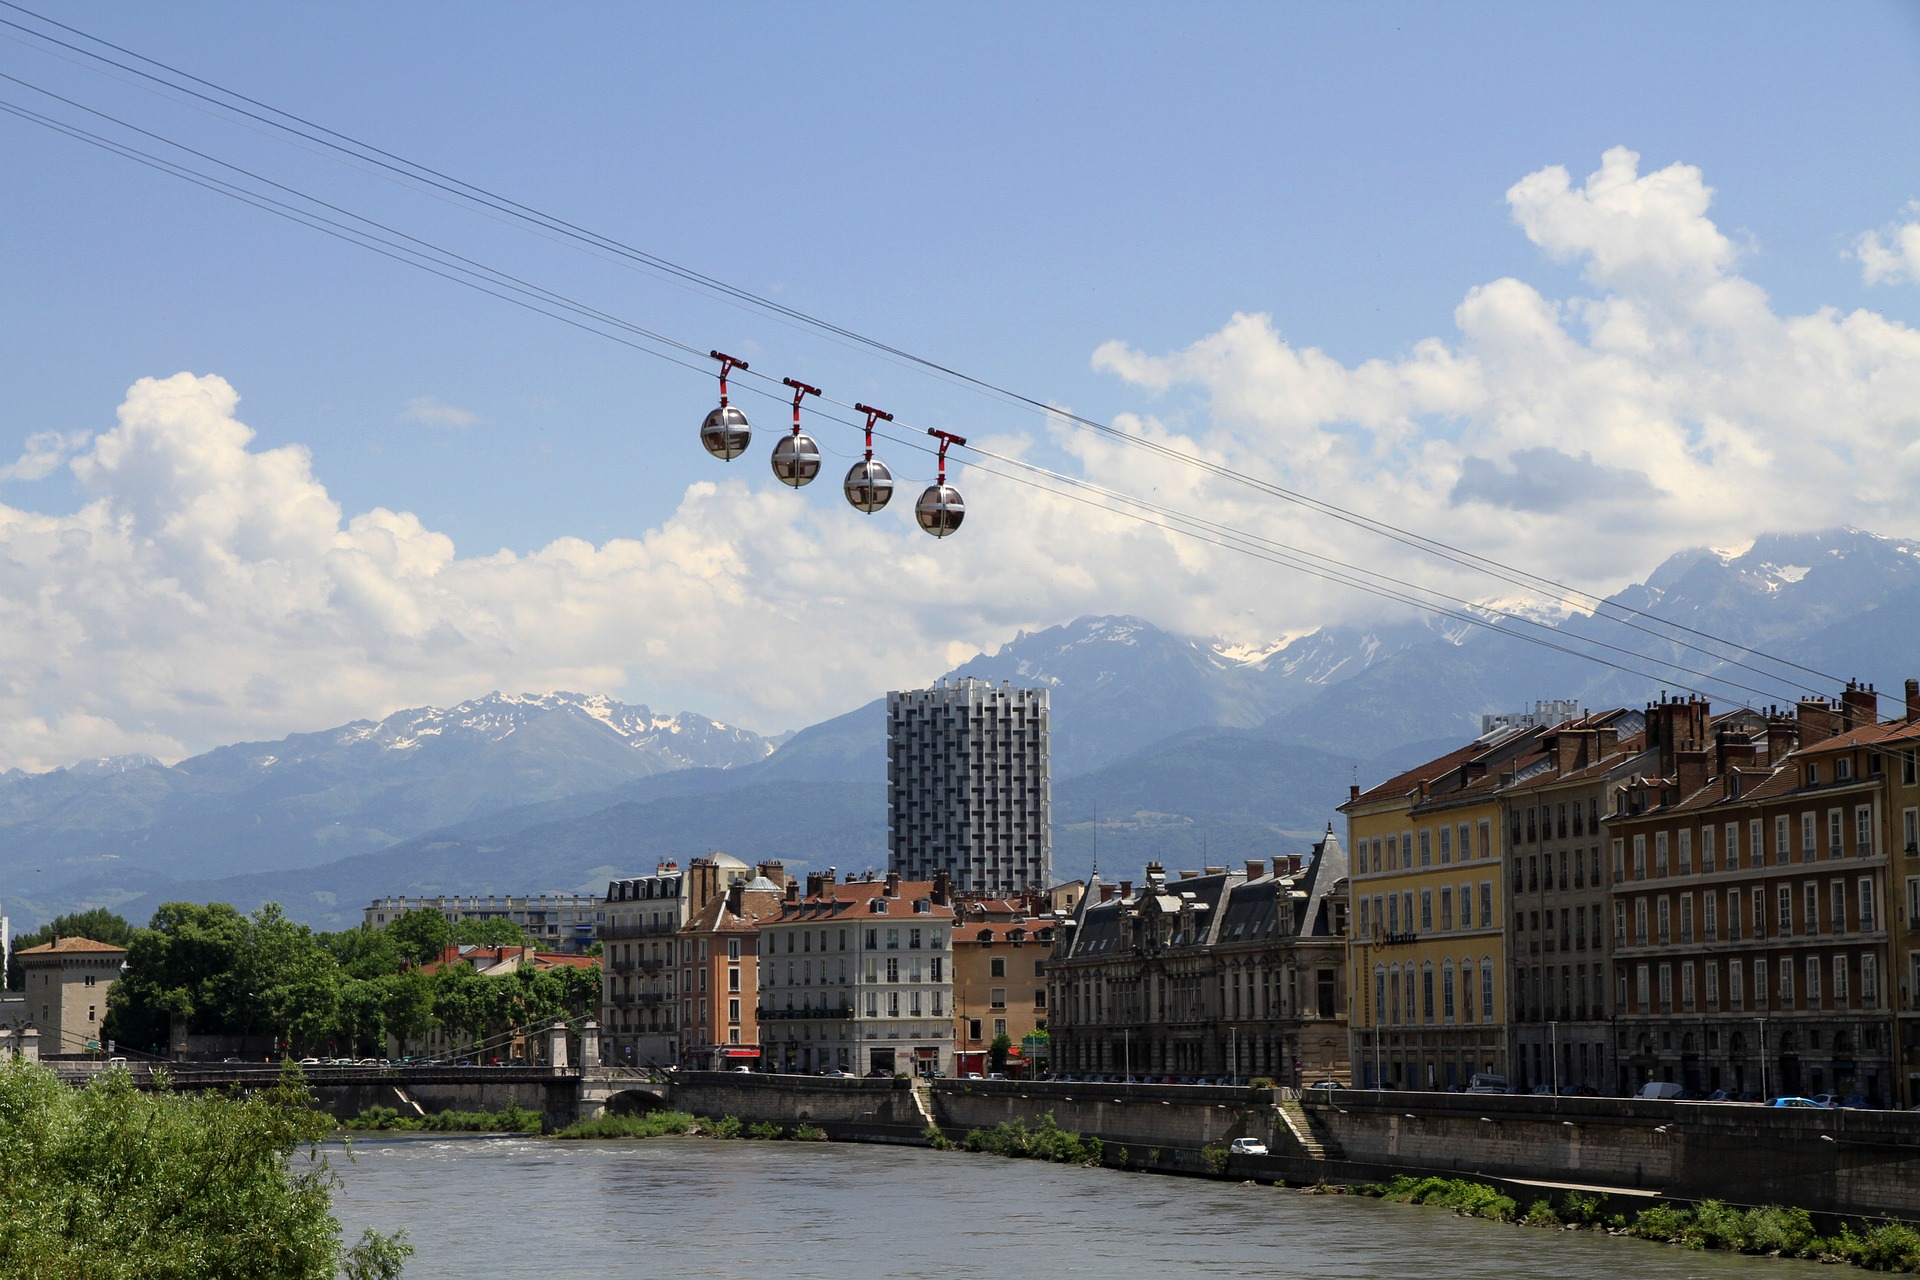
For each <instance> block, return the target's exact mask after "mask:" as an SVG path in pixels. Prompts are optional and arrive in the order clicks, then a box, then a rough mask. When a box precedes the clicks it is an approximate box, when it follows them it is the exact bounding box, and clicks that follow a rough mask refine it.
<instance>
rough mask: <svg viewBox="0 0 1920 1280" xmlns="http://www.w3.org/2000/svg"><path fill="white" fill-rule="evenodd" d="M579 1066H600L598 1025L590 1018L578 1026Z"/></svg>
mask: <svg viewBox="0 0 1920 1280" xmlns="http://www.w3.org/2000/svg"><path fill="white" fill-rule="evenodd" d="M580 1065H581V1066H582V1067H597V1066H599V1065H600V1024H599V1023H597V1022H595V1021H594V1020H593V1019H592V1018H588V1019H587V1020H586V1021H585V1022H583V1023H581V1024H580Z"/></svg>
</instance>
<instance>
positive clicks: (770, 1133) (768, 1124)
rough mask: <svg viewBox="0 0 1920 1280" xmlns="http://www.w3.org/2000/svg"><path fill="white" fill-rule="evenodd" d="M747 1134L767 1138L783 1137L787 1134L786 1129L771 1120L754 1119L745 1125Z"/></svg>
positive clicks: (750, 1136) (752, 1136) (751, 1136)
mask: <svg viewBox="0 0 1920 1280" xmlns="http://www.w3.org/2000/svg"><path fill="white" fill-rule="evenodd" d="M747 1136H748V1137H749V1138H759V1139H762V1140H768V1139H773V1138H784V1137H786V1136H787V1131H786V1130H785V1129H782V1128H781V1127H780V1126H779V1125H777V1124H775V1123H773V1121H771V1120H756V1121H754V1122H753V1123H752V1124H750V1125H748V1126H747Z"/></svg>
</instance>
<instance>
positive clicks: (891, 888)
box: [887, 867, 900, 898]
mask: <svg viewBox="0 0 1920 1280" xmlns="http://www.w3.org/2000/svg"><path fill="white" fill-rule="evenodd" d="M887 896H888V897H889V898H897V897H899V896H900V873H899V872H898V871H896V870H894V869H893V868H891V867H889V868H888V869H887Z"/></svg>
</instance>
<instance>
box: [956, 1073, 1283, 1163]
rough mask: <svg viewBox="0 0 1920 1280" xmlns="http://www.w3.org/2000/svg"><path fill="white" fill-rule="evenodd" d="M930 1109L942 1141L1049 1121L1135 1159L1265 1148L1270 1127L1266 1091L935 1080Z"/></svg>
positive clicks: (1271, 1119) (1271, 1114)
mask: <svg viewBox="0 0 1920 1280" xmlns="http://www.w3.org/2000/svg"><path fill="white" fill-rule="evenodd" d="M933 1104H934V1113H935V1115H936V1116H937V1117H938V1119H939V1121H940V1127H941V1129H942V1130H944V1131H946V1132H947V1134H948V1136H949V1137H956V1138H957V1137H958V1136H960V1135H961V1134H964V1133H965V1132H966V1131H967V1130H969V1129H991V1128H993V1127H994V1126H995V1125H997V1124H1003V1123H1009V1122H1013V1121H1019V1122H1021V1123H1023V1124H1026V1125H1029V1126H1031V1125H1033V1124H1035V1123H1037V1122H1038V1121H1039V1120H1040V1118H1041V1117H1043V1116H1045V1115H1047V1114H1049V1113H1051V1114H1052V1116H1053V1122H1054V1123H1055V1124H1057V1125H1059V1126H1060V1127H1061V1128H1062V1129H1066V1130H1069V1131H1070V1132H1073V1133H1080V1134H1086V1135H1089V1136H1092V1137H1097V1138H1099V1139H1100V1140H1101V1141H1102V1142H1104V1143H1107V1144H1109V1145H1115V1144H1117V1145H1120V1146H1124V1147H1127V1148H1129V1150H1131V1149H1133V1148H1136V1147H1137V1148H1139V1149H1141V1150H1142V1151H1146V1150H1149V1149H1153V1148H1160V1149H1164V1150H1168V1151H1174V1150H1181V1151H1190V1152H1198V1151H1199V1150H1200V1148H1202V1147H1207V1146H1216V1145H1221V1144H1224V1143H1226V1142H1229V1141H1231V1140H1232V1139H1234V1138H1260V1139H1262V1140H1267V1139H1268V1138H1269V1135H1270V1134H1271V1132H1272V1129H1273V1125H1274V1110H1273V1093H1272V1090H1269V1089H1245V1088H1239V1089H1236V1088H1211V1087H1206V1086H1181V1085H1084V1084H1056V1083H1053V1082H1051V1081H1034V1082H1027V1081H1022V1080H936V1081H934V1082H933Z"/></svg>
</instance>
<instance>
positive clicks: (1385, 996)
mask: <svg viewBox="0 0 1920 1280" xmlns="http://www.w3.org/2000/svg"><path fill="white" fill-rule="evenodd" d="M1541 732H1542V730H1540V729H1537V728H1532V729H1517V730H1512V731H1509V732H1507V733H1506V734H1505V735H1504V736H1500V737H1497V738H1494V739H1493V740H1491V741H1486V740H1481V741H1476V742H1472V743H1469V744H1468V745H1466V746H1464V747H1462V748H1460V749H1459V750H1458V751H1454V752H1451V753H1450V754H1448V755H1444V756H1441V757H1440V758H1439V759H1437V760H1431V761H1428V762H1427V763H1426V764H1423V765H1420V766H1419V767H1417V768H1414V769H1410V770H1408V771H1407V772H1405V773H1403V774H1400V775H1399V776H1398V777H1395V778H1390V779H1388V780H1387V781H1386V782H1383V783H1381V784H1380V785H1379V786H1376V787H1373V788H1372V789H1370V790H1368V791H1365V792H1362V791H1361V790H1360V789H1359V788H1358V787H1355V788H1354V789H1353V791H1352V793H1351V795H1350V797H1349V799H1348V801H1347V803H1346V804H1344V805H1342V806H1341V812H1342V813H1344V814H1346V815H1347V840H1348V848H1349V857H1350V859H1351V861H1352V920H1353V932H1352V934H1351V935H1350V941H1349V944H1348V949H1347V957H1348V962H1349V981H1350V984H1351V985H1350V987H1349V990H1350V991H1351V992H1352V998H1351V1003H1350V1014H1351V1019H1352V1021H1351V1024H1350V1028H1351V1029H1350V1031H1349V1035H1348V1054H1349V1060H1350V1062H1351V1070H1352V1073H1353V1075H1352V1078H1353V1080H1354V1082H1355V1083H1356V1084H1360V1085H1364V1086H1374V1085H1381V1086H1383V1087H1386V1088H1390V1089H1394V1088H1397V1089H1444V1088H1448V1087H1461V1086H1465V1085H1466V1084H1467V1083H1468V1082H1469V1081H1470V1080H1471V1078H1472V1077H1473V1076H1474V1075H1475V1074H1492V1075H1499V1076H1503V1077H1504V1076H1506V1075H1507V1067H1508V1061H1509V1045H1508V1039H1507V1032H1508V1027H1507V1018H1506V1012H1505V1011H1506V1001H1507V991H1506V979H1505V975H1506V971H1507V957H1506V893H1505V885H1506V876H1505V875H1504V874H1503V870H1502V868H1503V867H1504V866H1505V863H1506V856H1507V849H1506V831H1505V823H1504V822H1503V821H1502V819H1501V808H1500V796H1499V791H1498V788H1499V785H1500V781H1501V778H1500V771H1501V770H1502V768H1503V767H1504V768H1511V762H1512V761H1513V760H1514V759H1515V757H1516V756H1518V755H1520V754H1522V753H1524V752H1526V751H1528V750H1530V749H1531V748H1532V747H1533V745H1534V744H1535V741H1536V739H1537V738H1538V737H1539V736H1540V734H1541Z"/></svg>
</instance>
